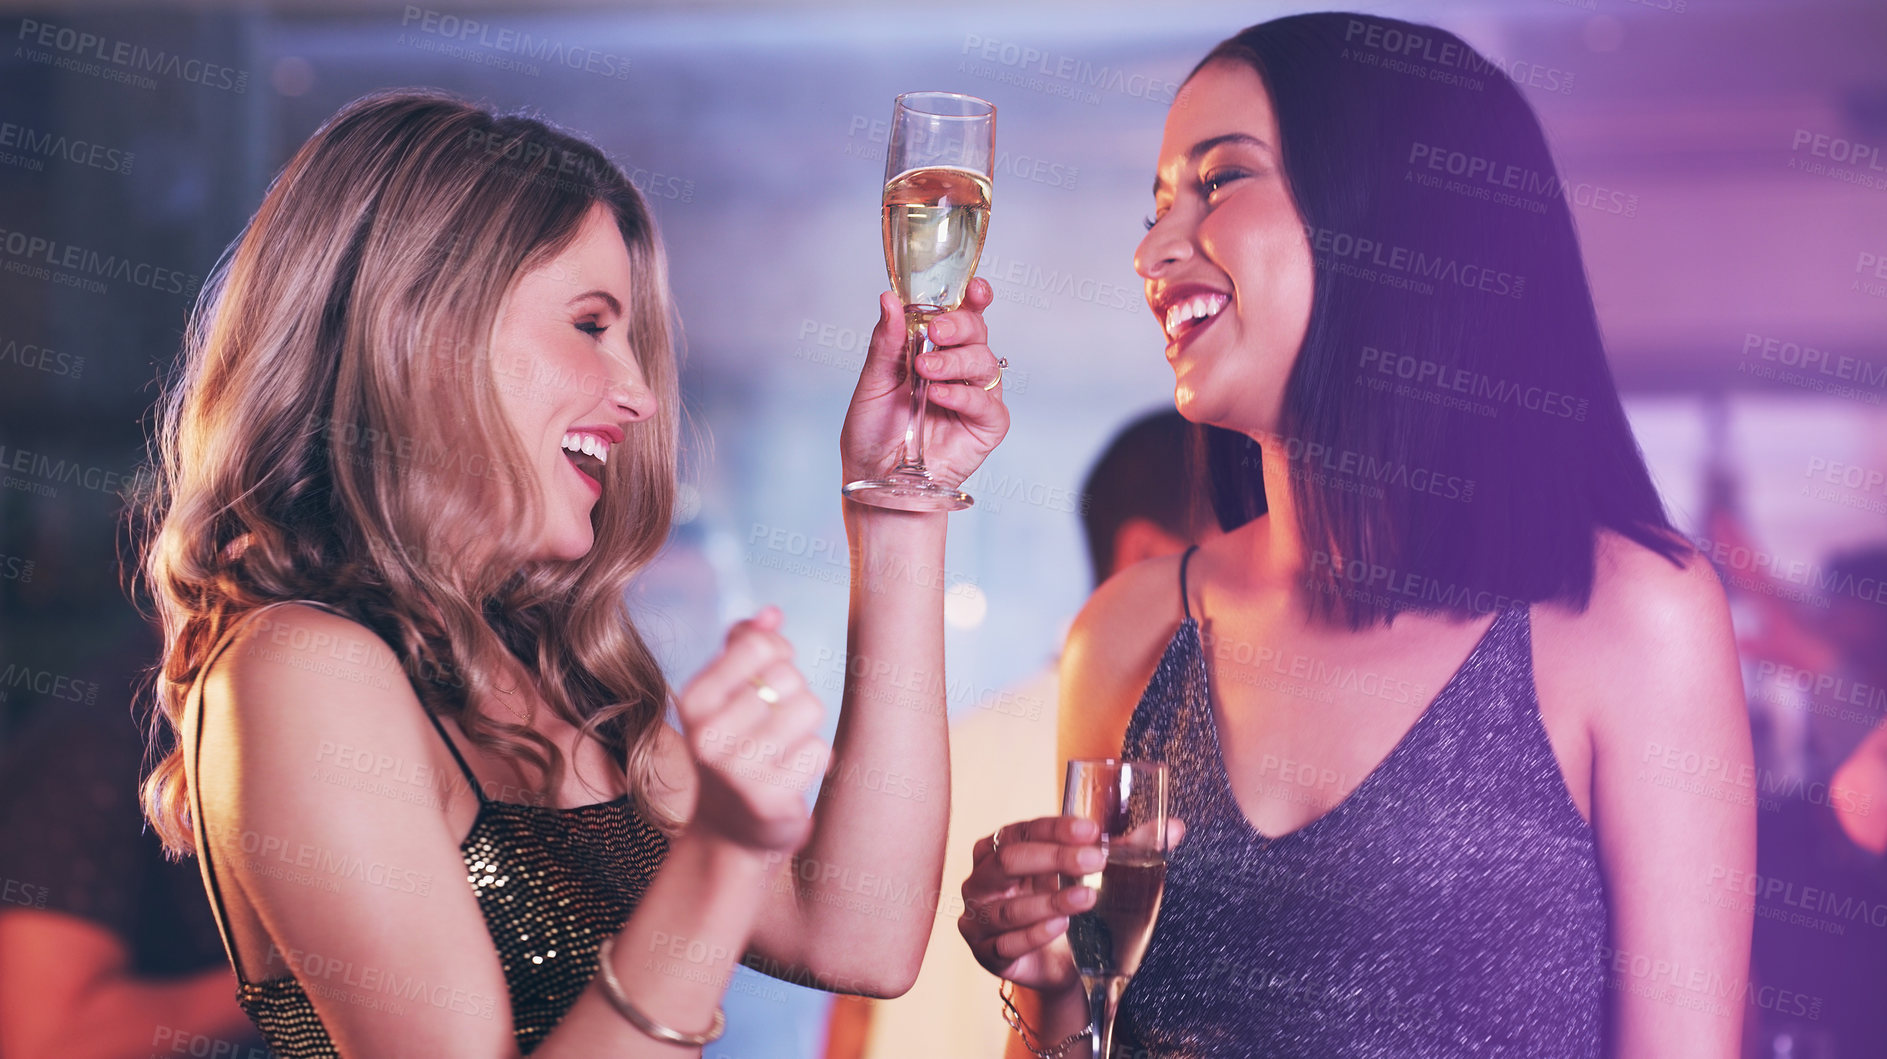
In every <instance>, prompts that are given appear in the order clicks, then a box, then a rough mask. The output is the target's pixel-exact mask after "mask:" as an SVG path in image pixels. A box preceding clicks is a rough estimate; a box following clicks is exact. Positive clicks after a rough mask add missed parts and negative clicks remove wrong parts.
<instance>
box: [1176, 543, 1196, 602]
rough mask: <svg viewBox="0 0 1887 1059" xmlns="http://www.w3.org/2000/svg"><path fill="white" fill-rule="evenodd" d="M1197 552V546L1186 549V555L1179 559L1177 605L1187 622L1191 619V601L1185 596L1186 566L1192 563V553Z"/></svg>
mask: <svg viewBox="0 0 1887 1059" xmlns="http://www.w3.org/2000/svg"><path fill="white" fill-rule="evenodd" d="M1198 550H1199V546H1198V545H1197V544H1195V545H1193V546H1192V547H1190V548H1188V549H1186V554H1185V555H1182V556H1180V557H1179V605H1180V608H1181V609H1182V610H1184V611H1185V612H1186V618H1187V620H1188V621H1190V620H1191V619H1192V600H1190V599H1188V598H1187V596H1186V564H1188V563H1190V562H1192V553H1194V552H1196V551H1198Z"/></svg>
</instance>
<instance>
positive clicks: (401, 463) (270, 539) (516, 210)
mask: <svg viewBox="0 0 1887 1059" xmlns="http://www.w3.org/2000/svg"><path fill="white" fill-rule="evenodd" d="M599 204H600V205H602V206H603V207H605V208H606V209H608V210H609V211H610V212H611V213H612V214H613V215H614V217H615V220H616V222H617V226H618V228H619V229H620V230H621V232H622V237H623V241H624V242H625V243H626V244H627V245H628V249H629V257H630V262H631V267H632V273H631V274H632V276H633V277H634V279H635V284H634V288H633V291H632V293H631V301H630V304H629V306H628V307H627V317H628V319H627V321H626V326H627V327H628V328H629V336H628V337H629V340H630V343H631V346H632V348H633V349H634V350H635V353H636V356H637V359H638V361H639V362H640V367H641V370H642V373H643V377H644V379H645V380H646V382H647V384H648V386H649V388H650V390H651V392H652V393H653V394H654V396H655V399H656V403H657V406H658V410H657V411H656V412H655V414H654V415H653V416H652V417H651V418H650V419H648V420H646V421H643V422H641V423H638V424H636V425H635V427H634V429H633V430H631V432H630V434H629V437H628V442H629V443H628V444H626V445H622V446H618V447H617V451H615V452H612V453H611V459H610V460H609V462H608V463H607V465H605V466H603V467H602V468H601V470H600V472H599V473H600V474H601V475H603V476H604V487H603V493H602V497H601V498H600V499H599V500H598V501H597V504H596V506H595V508H594V509H593V511H592V515H591V521H592V523H593V525H594V528H595V544H594V546H593V547H592V548H591V549H590V551H589V553H588V554H587V555H586V556H584V557H583V558H582V559H580V560H576V561H571V562H554V561H544V560H536V559H533V558H532V557H531V556H529V555H526V554H524V553H523V552H522V551H521V548H522V546H523V545H524V544H525V542H528V541H530V540H532V539H534V536H535V535H534V534H533V533H532V532H531V524H532V522H533V521H534V520H535V519H536V518H539V517H541V513H542V511H543V505H542V497H541V496H540V495H539V483H538V482H537V481H536V480H535V476H534V474H533V473H532V472H531V471H530V469H529V464H528V463H527V462H526V460H525V458H524V455H523V450H522V446H521V444H520V442H519V440H518V439H517V438H516V437H515V436H514V435H513V433H512V431H511V429H510V428H509V426H508V424H507V421H506V419H505V418H504V416H503V415H502V414H501V412H500V409H499V404H498V401H497V396H498V395H497V394H496V393H495V392H494V391H495V386H496V384H497V382H498V380H497V379H496V377H495V372H494V370H493V365H492V362H491V351H490V337H491V334H492V331H493V328H494V326H495V323H496V318H497V313H498V310H499V306H500V303H501V302H502V300H503V298H504V296H505V294H506V292H507V291H508V290H509V289H510V288H511V286H512V284H513V283H514V282H515V281H516V280H517V278H518V277H519V276H520V274H522V273H523V272H525V271H527V270H529V269H530V268H532V267H535V266H537V265H539V264H542V263H543V262H545V261H547V260H548V259H550V258H553V257H555V256H556V255H557V254H558V253H559V252H560V251H561V250H562V249H563V248H564V247H566V246H567V245H569V243H570V242H571V241H572V240H573V238H574V237H575V236H576V234H577V232H578V229H579V228H580V226H581V224H582V222H583V220H584V219H585V217H586V216H587V215H588V214H589V212H590V211H591V210H592V209H593V208H594V207H596V206H597V205H599ZM671 313H672V310H671V303H670V299H669V291H668V279H667V270H666V264H665V258H664V254H663V251H662V247H661V243H660V238H659V236H658V234H657V232H656V229H655V225H654V223H653V220H652V219H651V217H650V215H649V211H648V207H647V205H646V204H645V203H644V201H643V199H642V196H641V195H640V194H639V193H637V191H636V189H635V188H634V187H633V186H632V185H631V184H630V182H629V180H628V179H627V178H626V177H625V176H624V175H623V173H622V171H621V170H620V169H619V168H617V167H616V166H615V165H614V164H612V163H611V162H610V161H609V160H608V159H607V158H606V157H605V156H604V155H603V154H602V153H601V152H600V151H598V150H597V149H596V148H595V147H593V146H591V145H590V144H588V143H585V142H583V141H582V140H579V139H577V138H575V137H572V136H569V135H567V134H564V133H562V132H560V131H557V130H554V129H552V128H550V127H548V126H546V125H545V124H543V123H542V122H539V121H536V120H533V119H530V118H526V117H518V116H498V115H494V114H493V113H491V112H489V111H487V110H484V109H481V108H479V107H477V106H474V105H472V104H470V103H467V102H465V101H463V100H460V99H457V98H455V97H452V96H449V95H445V94H442V93H437V92H424V91H418V92H415V91H402V92H389V93H380V94H376V95H372V96H368V97H366V98H364V99H360V100H358V101H356V102H354V103H352V104H350V105H348V106H347V107H345V108H344V109H342V110H341V111H340V112H339V113H337V114H336V115H334V117H333V118H331V119H329V120H328V122H327V123H326V124H325V125H323V126H322V127H321V128H320V130H319V131H317V132H316V133H315V134H314V136H313V137H312V138H310V139H309V141H308V142H307V143H306V144H304V145H303V146H302V148H301V149H300V150H299V151H297V152H296V153H295V156H294V158H293V159H291V160H290V161H289V163H288V165H287V167H286V168H284V169H283V171H282V173H281V174H280V175H279V176H278V177H277V178H276V180H275V182H274V184H273V185H272V186H271V187H270V188H269V191H268V194H267V196H266V197H265V198H264V199H263V202H262V206H261V208H260V209H258V210H257V211H256V214H255V216H254V218H252V219H251V220H250V222H249V224H248V226H247V227H246V228H245V229H244V231H243V233H242V235H241V236H240V237H239V238H238V239H237V240H236V242H235V244H234V245H233V246H232V247H231V250H230V251H229V252H228V253H226V254H225V256H224V259H223V260H222V262H220V263H219V265H218V267H217V269H216V271H215V273H214V274H213V275H212V276H211V278H210V281H209V282H208V283H207V284H206V286H205V289H204V293H203V295H202V297H201V298H200V300H199V302H198V304H197V307H196V311H195V313H194V314H193V316H192V319H191V323H190V327H189V329H188V332H187V334H186V337H185V341H184V346H183V355H182V357H181V360H180V363H179V365H178V367H177V369H176V371H175V374H174V376H173V378H172V379H171V381H170V383H169V385H168V386H167V389H166V394H165V397H164V399H163V401H162V403H161V405H160V408H159V420H158V429H157V433H156V436H155V439H154V441H153V446H152V447H153V458H152V463H153V470H154V472H155V473H154V474H153V475H152V476H151V477H150V479H149V487H148V490H147V492H146V494H145V495H144V496H143V497H141V498H139V503H138V504H136V505H134V508H133V511H134V514H133V519H134V522H133V527H132V528H133V532H134V533H135V534H136V535H137V537H138V538H139V540H140V543H141V545H142V549H143V554H142V556H141V566H140V571H139V572H140V573H141V575H142V582H143V586H142V587H143V591H144V594H145V596H146V597H147V599H148V601H149V605H150V606H152V607H154V609H155V610H156V612H157V616H158V618H159V620H160V621H161V623H162V627H163V638H164V650H163V655H162V658H161V661H160V663H159V665H158V667H157V670H156V673H155V675H154V680H153V686H154V690H155V695H156V699H157V702H156V707H157V709H156V711H155V714H154V716H153V718H152V725H153V729H154V730H153V732H152V735H153V742H152V745H153V746H160V745H166V744H168V745H170V746H172V747H174V748H175V749H172V750H170V752H169V753H168V754H167V755H165V756H164V757H163V758H162V760H161V761H159V762H158V763H157V764H156V766H155V767H154V769H153V770H152V772H151V773H150V775H149V776H148V777H147V778H146V780H145V782H144V787H143V799H144V810H145V814H146V816H147V817H148V818H149V819H150V821H151V824H152V825H153V827H154V828H155V829H156V831H157V833H158V834H159V836H160V837H161V838H162V839H163V840H164V843H165V846H166V848H167V849H168V850H170V851H171V852H172V853H173V854H174V855H182V854H188V853H190V852H191V851H192V850H193V848H194V841H193V837H192V833H191V821H190V809H189V798H188V793H189V792H188V783H189V781H188V778H187V777H186V775H185V772H184V768H183V758H182V751H181V747H182V743H181V740H179V739H174V738H166V737H169V736H176V735H180V734H181V733H180V731H179V729H180V726H181V724H182V720H183V710H184V704H185V700H186V698H187V696H188V695H189V692H190V689H191V687H192V686H193V685H194V684H195V682H196V681H197V679H198V677H199V675H200V674H201V671H202V670H203V668H204V667H205V665H206V664H207V663H208V662H209V660H210V656H211V653H212V652H213V650H214V649H215V647H216V645H217V644H218V643H220V642H221V641H222V639H223V637H224V636H225V634H226V633H228V632H229V630H230V629H231V627H232V626H233V624H234V623H235V622H236V621H238V620H239V619H241V618H242V616H243V615H245V614H247V613H248V612H250V611H252V610H254V609H255V608H257V607H260V606H262V605H264V604H268V603H272V602H275V601H278V600H292V599H315V600H319V601H322V602H325V603H328V604H330V605H332V606H334V607H336V608H338V609H340V610H342V611H343V612H345V613H347V614H349V615H350V616H352V617H354V618H355V619H356V620H358V621H360V622H361V623H362V624H364V625H366V626H367V627H368V628H370V629H372V630H374V631H375V632H376V633H378V634H379V635H380V636H381V637H382V638H384V639H385V640H386V642H387V643H388V644H389V645H390V646H391V647H392V648H393V650H394V653H395V654H396V655H397V656H398V658H399V659H400V662H401V663H402V665H403V666H404V667H405V669H406V674H407V676H408V677H410V678H411V680H412V683H413V685H414V688H415V690H416V691H417V692H418V694H419V696H420V698H421V700H422V702H423V703H424V704H425V706H426V708H427V709H429V710H432V711H433V712H435V713H436V714H438V715H440V716H443V717H450V718H452V719H454V720H455V721H456V722H457V723H458V725H459V727H460V728H461V729H462V730H463V731H464V732H465V734H466V736H467V737H468V738H469V739H471V740H472V742H473V743H475V744H477V745H478V746H480V747H481V748H484V749H486V750H488V751H490V752H492V753H495V754H498V755H501V756H505V757H508V758H510V759H513V760H518V761H521V762H525V763H528V764H529V765H530V766H531V767H532V768H533V769H535V770H536V774H537V775H540V776H541V777H542V780H543V786H542V788H541V790H540V794H542V793H544V792H548V791H550V790H552V789H554V788H555V787H556V785H557V784H558V783H559V782H560V778H561V775H562V770H563V768H564V767H565V766H564V761H563V755H562V754H561V753H560V751H559V750H558V748H557V747H556V746H555V745H553V744H552V743H551V742H550V741H549V740H548V739H545V738H544V737H543V736H541V735H539V734H537V733H536V732H534V731H532V730H530V729H529V728H528V727H527V726H525V725H523V724H513V723H510V722H504V721H497V720H493V719H490V718H487V717H486V716H484V714H482V713H480V712H474V711H472V710H470V709H469V708H468V706H469V703H470V700H471V695H472V693H473V692H474V691H475V690H476V689H480V688H486V687H491V686H493V685H494V683H495V681H496V680H497V679H498V675H497V674H495V673H493V672H489V671H488V669H489V668H494V667H487V666H486V665H485V664H483V663H482V662H481V660H482V659H497V658H502V657H505V655H506V654H508V655H509V656H510V657H512V658H514V659H516V660H517V662H518V663H519V664H520V665H521V667H522V668H523V669H525V670H526V671H527V672H530V673H532V674H535V676H536V678H537V681H538V684H539V688H538V690H539V691H540V692H541V693H542V695H543V697H544V700H545V702H546V703H547V705H548V706H549V708H550V709H551V710H552V711H554V712H555V714H556V715H557V716H559V717H561V718H563V719H564V720H565V721H567V722H569V723H570V724H572V725H575V726H577V727H578V728H579V729H580V730H581V732H582V733H583V735H584V736H586V737H592V738H595V739H597V740H598V741H599V742H600V743H601V744H602V745H603V746H604V747H605V748H606V749H607V750H608V751H609V752H610V753H609V755H608V756H609V758H610V760H611V762H612V766H613V767H617V768H621V775H622V777H623V779H624V781H625V783H626V785H627V786H628V789H629V791H630V793H631V795H632V797H634V798H635V799H636V801H637V803H638V804H639V805H641V806H643V807H644V808H645V811H650V812H651V814H652V815H653V816H654V817H655V818H656V822H657V823H658V824H660V825H662V826H663V827H665V828H670V829H672V828H673V827H674V826H675V823H676V822H675V821H674V820H672V819H666V818H662V817H661V816H660V814H659V813H656V812H654V810H653V803H652V802H651V800H650V799H649V798H648V797H647V794H648V791H649V787H650V784H651V782H652V775H651V769H652V755H653V748H654V738H655V735H656V730H657V728H658V726H660V725H661V724H662V723H663V716H664V713H665V709H666V706H667V703H668V695H669V691H668V686H667V683H666V681H665V680H664V678H663V675H662V672H661V670H660V668H659V667H658V665H657V663H656V661H655V658H654V656H653V654H652V653H651V652H650V651H649V649H648V646H647V644H646V643H644V641H643V639H642V637H641V636H640V635H639V634H638V632H637V631H636V629H635V627H634V625H633V624H632V623H631V621H630V619H629V615H628V611H627V608H626V601H625V598H624V595H625V588H626V586H627V584H628V582H629V581H630V579H631V578H632V577H633V576H634V575H635V574H636V573H637V571H639V570H640V569H641V568H642V567H643V566H645V565H646V564H647V563H648V562H649V561H650V560H651V559H653V558H654V557H655V554H656V553H657V552H658V551H659V550H660V548H661V546H662V544H663V542H664V541H665V540H666V538H667V535H668V531H669V520H670V512H671V510H672V508H673V505H674V497H675V467H676V450H677V440H676V439H677V435H678V421H679V418H680V412H679V407H678V403H679V396H678V387H677V384H676V367H675V354H674V349H673V346H672V344H671V338H670V319H671ZM507 381H508V382H511V381H513V380H507ZM494 513H498V514H494ZM494 523H496V524H494ZM467 527H478V528H479V529H480V531H481V532H479V534H478V538H479V542H480V546H481V549H489V550H490V552H491V553H492V554H489V555H482V556H481V558H482V560H483V561H481V562H479V563H477V564H476V567H475V568H471V567H470V566H469V564H466V563H462V562H459V561H457V560H456V555H457V553H458V552H459V551H460V550H461V548H462V545H463V543H464V541H465V538H466V535H467V530H466V528H467ZM166 729H168V731H166ZM625 762H626V765H623V764H621V763H625Z"/></svg>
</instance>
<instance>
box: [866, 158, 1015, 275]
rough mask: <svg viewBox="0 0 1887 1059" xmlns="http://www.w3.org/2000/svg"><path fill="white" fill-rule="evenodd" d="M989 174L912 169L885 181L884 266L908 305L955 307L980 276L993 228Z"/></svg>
mask: <svg viewBox="0 0 1887 1059" xmlns="http://www.w3.org/2000/svg"><path fill="white" fill-rule="evenodd" d="M989 195H990V187H989V178H988V177H987V176H984V175H983V174H981V173H978V172H974V171H972V170H968V169H958V168H956V167H954V166H930V167H926V168H923V169H911V170H907V171H905V172H903V173H899V174H898V175H897V176H895V177H892V178H891V180H889V181H888V182H886V184H885V198H884V235H885V265H886V267H887V269H888V270H889V271H890V273H891V285H892V287H893V288H894V289H896V290H897V292H898V297H899V298H900V299H902V300H903V302H904V304H905V305H906V306H907V307H908V306H919V305H923V306H936V307H937V308H940V309H954V308H956V307H957V304H958V303H959V302H961V301H962V300H963V291H964V289H965V288H966V287H968V286H969V285H970V278H971V277H972V276H974V275H976V261H977V259H978V258H980V257H982V256H983V233H984V232H985V231H987V230H988V228H989Z"/></svg>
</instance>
